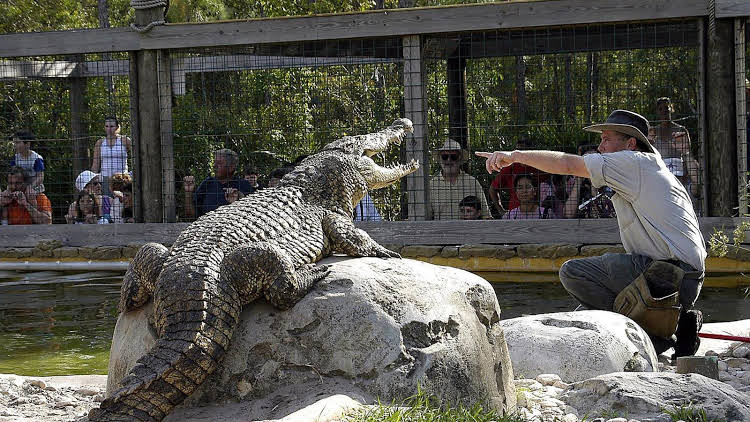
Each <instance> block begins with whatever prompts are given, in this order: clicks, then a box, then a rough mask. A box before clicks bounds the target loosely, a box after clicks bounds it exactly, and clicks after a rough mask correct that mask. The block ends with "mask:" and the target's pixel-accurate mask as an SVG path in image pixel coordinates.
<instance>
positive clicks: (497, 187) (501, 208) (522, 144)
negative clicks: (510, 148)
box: [489, 134, 554, 215]
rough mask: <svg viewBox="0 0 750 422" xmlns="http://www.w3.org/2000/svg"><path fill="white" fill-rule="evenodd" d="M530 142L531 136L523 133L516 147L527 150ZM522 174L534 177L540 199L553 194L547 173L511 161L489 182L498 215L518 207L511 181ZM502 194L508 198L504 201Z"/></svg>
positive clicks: (493, 203)
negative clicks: (538, 188)
mask: <svg viewBox="0 0 750 422" xmlns="http://www.w3.org/2000/svg"><path fill="white" fill-rule="evenodd" d="M532 143H533V142H532V141H531V138H529V136H528V135H525V134H524V135H521V137H520V138H519V139H518V144H517V146H516V148H517V149H519V150H528V149H531V148H532V146H533V145H532ZM522 174H525V175H530V176H533V177H534V178H535V179H536V184H537V185H539V187H540V190H539V196H540V198H541V199H545V198H547V197H549V196H550V195H554V191H553V189H552V186H551V185H550V184H549V183H548V182H549V175H548V174H546V173H544V172H541V171H539V170H537V169H535V168H534V167H531V166H527V165H525V164H521V163H513V164H511V165H510V166H508V167H504V168H503V169H502V170H500V172H499V173H498V174H497V175H496V176H495V178H494V179H492V183H491V184H490V188H489V194H490V201H492V207H493V209H494V210H495V212H496V213H497V214H498V215H503V214H504V213H505V212H506V210H509V209H513V208H516V207H518V205H519V204H518V195H517V194H516V190H515V188H514V187H513V183H514V181H515V178H516V176H519V175H522ZM503 194H505V195H507V196H508V197H509V199H507V200H505V201H504V200H503V199H502V198H501V196H502V195H503Z"/></svg>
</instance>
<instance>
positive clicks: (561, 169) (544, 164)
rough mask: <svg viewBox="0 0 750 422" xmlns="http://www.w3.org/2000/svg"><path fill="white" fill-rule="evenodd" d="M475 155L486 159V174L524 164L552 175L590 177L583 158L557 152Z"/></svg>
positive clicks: (506, 152)
mask: <svg viewBox="0 0 750 422" xmlns="http://www.w3.org/2000/svg"><path fill="white" fill-rule="evenodd" d="M475 154H476V155H477V156H479V157H483V158H486V159H487V161H486V162H485V163H484V165H485V168H486V169H487V172H488V173H492V172H493V171H500V169H502V168H503V167H507V166H509V165H511V164H513V163H521V164H526V165H527V166H531V167H534V168H537V169H539V170H542V171H545V172H547V173H554V174H570V175H573V176H579V177H591V175H590V174H589V170H588V169H587V168H586V164H585V163H584V162H583V157H581V156H578V155H573V154H566V153H564V152H558V151H495V152H481V151H477V152H475Z"/></svg>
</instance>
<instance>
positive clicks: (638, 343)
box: [500, 311, 658, 382]
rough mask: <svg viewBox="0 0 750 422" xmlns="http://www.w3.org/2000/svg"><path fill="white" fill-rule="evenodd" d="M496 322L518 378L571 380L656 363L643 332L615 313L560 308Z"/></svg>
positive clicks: (645, 367)
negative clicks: (549, 376) (545, 377)
mask: <svg viewBox="0 0 750 422" xmlns="http://www.w3.org/2000/svg"><path fill="white" fill-rule="evenodd" d="M500 324H501V325H502V327H503V331H504V332H505V339H506V341H507V343H508V349H509V350H510V357H511V360H512V361H513V370H514V373H515V374H516V375H517V376H519V377H523V378H536V376H537V375H539V374H557V375H559V376H560V378H562V380H563V381H565V382H574V381H581V380H585V379H587V378H591V377H595V376H597V375H601V374H608V373H610V372H621V371H654V370H656V369H655V368H658V360H657V356H656V352H655V351H654V346H653V345H652V344H651V340H650V339H649V338H648V335H647V334H646V332H645V331H643V329H642V328H641V327H640V326H638V324H636V323H635V322H633V321H632V320H631V319H630V318H627V317H625V316H623V315H620V314H616V313H614V312H607V311H577V312H558V313H552V314H540V315H532V316H524V317H519V318H512V319H508V320H505V321H502V322H501V323H500Z"/></svg>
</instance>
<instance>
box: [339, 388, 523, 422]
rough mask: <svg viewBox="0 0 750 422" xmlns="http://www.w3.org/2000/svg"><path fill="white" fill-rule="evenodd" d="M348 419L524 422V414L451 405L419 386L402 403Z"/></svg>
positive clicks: (356, 421)
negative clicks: (509, 413)
mask: <svg viewBox="0 0 750 422" xmlns="http://www.w3.org/2000/svg"><path fill="white" fill-rule="evenodd" d="M346 420H347V421H348V422H491V421H495V422H524V421H525V419H523V418H522V417H521V416H518V415H509V416H499V415H498V414H497V413H496V412H495V411H493V410H485V409H484V408H483V407H482V406H481V405H479V404H474V405H472V406H471V407H464V406H462V405H460V404H459V405H458V406H457V407H452V406H449V405H446V404H444V403H441V402H440V400H439V399H437V398H436V397H434V396H429V395H427V394H426V393H425V392H424V391H423V390H421V389H419V390H418V391H417V394H416V395H414V396H412V397H410V398H408V399H406V400H405V401H404V402H403V403H401V404H400V405H394V404H391V405H384V404H382V403H379V404H378V405H377V406H374V407H372V408H369V409H367V410H362V411H359V412H357V413H355V414H352V415H349V416H348V417H347V419H346Z"/></svg>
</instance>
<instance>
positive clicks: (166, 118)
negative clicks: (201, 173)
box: [157, 50, 177, 223]
mask: <svg viewBox="0 0 750 422" xmlns="http://www.w3.org/2000/svg"><path fill="white" fill-rule="evenodd" d="M171 63H172V62H171V58H170V56H169V52H168V51H164V50H162V51H159V52H158V55H157V70H158V72H159V75H158V76H159V92H158V94H157V95H158V96H159V126H160V128H161V171H162V178H161V180H162V192H163V197H164V203H163V206H164V210H163V215H164V222H166V223H174V222H176V221H177V203H176V201H175V183H174V182H175V180H174V178H175V175H174V174H175V173H174V171H175V164H174V142H173V134H172V71H171Z"/></svg>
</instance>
